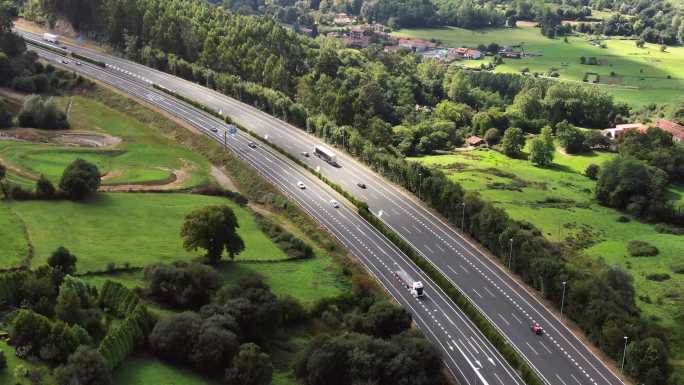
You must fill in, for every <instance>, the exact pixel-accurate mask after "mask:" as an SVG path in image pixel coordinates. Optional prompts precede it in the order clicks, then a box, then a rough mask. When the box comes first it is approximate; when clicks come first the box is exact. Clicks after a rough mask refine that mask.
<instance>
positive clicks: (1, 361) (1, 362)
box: [0, 350, 7, 370]
mask: <svg viewBox="0 0 684 385" xmlns="http://www.w3.org/2000/svg"><path fill="white" fill-rule="evenodd" d="M6 367H7V357H5V352H4V351H2V350H0V370H2V369H5V368H6Z"/></svg>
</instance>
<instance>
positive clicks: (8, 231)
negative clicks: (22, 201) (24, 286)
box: [0, 202, 29, 268]
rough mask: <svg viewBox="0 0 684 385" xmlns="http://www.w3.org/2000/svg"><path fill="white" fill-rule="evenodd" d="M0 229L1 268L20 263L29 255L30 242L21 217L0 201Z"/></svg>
mask: <svg viewBox="0 0 684 385" xmlns="http://www.w3.org/2000/svg"><path fill="white" fill-rule="evenodd" d="M0 229H2V231H0V250H1V251H0V261H2V263H0V268H7V267H10V266H18V265H20V264H21V262H22V261H24V260H25V259H26V257H27V256H28V253H29V244H28V240H27V239H26V236H25V235H24V230H23V224H22V223H21V219H19V217H17V216H16V215H15V214H14V213H13V212H12V209H11V207H10V205H9V204H7V203H6V202H0Z"/></svg>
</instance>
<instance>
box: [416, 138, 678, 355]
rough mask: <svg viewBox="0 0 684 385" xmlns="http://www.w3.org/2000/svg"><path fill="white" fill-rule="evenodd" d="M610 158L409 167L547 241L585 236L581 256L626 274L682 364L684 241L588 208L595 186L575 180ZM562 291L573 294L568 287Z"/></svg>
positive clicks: (473, 158) (484, 153)
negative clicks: (634, 248)
mask: <svg viewBox="0 0 684 385" xmlns="http://www.w3.org/2000/svg"><path fill="white" fill-rule="evenodd" d="M612 156H614V155H613V154H609V153H595V154H591V155H582V156H568V155H563V154H561V153H558V152H557V153H556V156H555V159H554V165H553V166H552V167H550V168H538V167H535V166H533V165H532V164H531V163H530V162H528V161H526V160H517V159H510V158H508V157H506V156H504V155H502V154H500V153H499V152H496V151H491V150H489V151H488V150H475V151H471V152H465V153H459V154H454V155H439V156H428V157H423V158H417V159H414V160H416V161H419V162H421V163H423V164H426V165H435V166H439V167H440V168H442V169H443V170H444V171H445V172H446V173H447V174H448V175H449V176H450V178H451V179H453V180H455V181H458V182H459V183H461V184H462V185H463V187H464V188H465V189H466V190H471V191H478V192H479V193H480V194H481V195H482V196H483V197H484V198H486V199H488V200H490V201H492V202H493V203H494V204H495V205H497V206H498V207H502V208H504V209H505V210H506V211H507V212H508V213H509V214H510V215H511V217H513V218H515V219H519V220H525V221H529V222H531V223H533V224H534V225H536V226H537V227H538V228H540V229H541V230H542V231H543V232H544V234H545V235H546V236H547V238H549V239H551V240H554V241H557V240H566V239H567V238H568V237H574V236H575V235H577V234H580V233H584V234H586V235H588V236H589V238H590V239H592V240H593V245H590V246H589V247H588V248H586V249H585V252H586V253H587V254H588V255H590V256H593V257H595V258H602V259H604V260H605V261H606V262H607V263H608V264H611V265H619V266H621V267H623V268H625V269H626V270H628V271H630V272H631V273H632V275H633V276H634V282H635V286H636V290H637V296H638V297H640V299H638V301H637V302H638V305H639V307H640V308H641V309H642V311H644V313H645V314H647V315H649V316H652V317H654V318H655V319H657V320H658V322H659V323H660V324H662V325H663V326H665V327H667V328H668V329H669V330H671V332H672V339H673V348H674V352H675V357H678V358H681V357H684V331H682V329H681V327H679V326H678V325H677V323H676V320H675V317H676V316H677V314H678V312H679V311H680V310H681V309H682V306H684V275H682V274H675V273H674V272H673V271H672V269H671V266H672V265H673V263H675V262H677V261H681V257H682V255H684V238H683V237H682V236H676V235H670V234H660V233H658V232H656V231H655V229H654V226H653V225H650V224H645V223H641V222H639V221H637V220H634V219H633V220H631V221H630V222H628V223H620V222H618V221H617V218H618V217H620V216H621V215H622V213H620V212H618V211H616V210H613V209H609V208H606V207H603V206H600V205H598V204H597V203H596V202H595V200H594V199H593V189H594V186H595V182H594V181H592V180H590V179H589V178H587V177H585V176H584V175H582V173H583V171H584V169H585V168H586V166H587V165H588V164H590V163H596V164H601V163H602V162H603V161H605V160H607V159H609V158H611V157H612ZM631 240H642V241H647V242H649V243H651V244H653V245H655V246H656V247H658V249H659V250H660V255H658V256H657V257H651V258H645V257H641V258H635V257H630V256H629V254H628V252H627V248H626V246H627V243H628V242H629V241H631ZM651 273H667V274H669V275H670V276H671V279H669V280H667V281H664V282H655V281H650V280H648V279H646V275H647V274H651ZM569 289H570V290H572V286H571V284H570V287H569Z"/></svg>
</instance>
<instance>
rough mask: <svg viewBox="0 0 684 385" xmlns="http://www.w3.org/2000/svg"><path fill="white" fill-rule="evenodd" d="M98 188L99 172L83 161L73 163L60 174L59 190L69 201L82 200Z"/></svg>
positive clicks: (77, 160) (78, 160)
mask: <svg viewBox="0 0 684 385" xmlns="http://www.w3.org/2000/svg"><path fill="white" fill-rule="evenodd" d="M99 187H100V170H98V169H97V166H95V165H94V164H92V163H89V162H87V161H85V160H83V159H80V158H79V159H76V160H75V161H73V162H72V163H71V164H70V165H69V166H67V168H66V169H65V170H64V173H62V179H60V181H59V188H60V189H61V190H62V191H64V192H65V193H66V194H67V195H68V196H69V197H70V198H71V199H74V200H82V199H84V198H86V197H87V196H89V195H91V194H93V193H95V192H96V191H97V189H98V188H99Z"/></svg>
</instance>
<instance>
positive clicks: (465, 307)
mask: <svg viewBox="0 0 684 385" xmlns="http://www.w3.org/2000/svg"><path fill="white" fill-rule="evenodd" d="M153 87H154V88H156V89H158V90H160V91H162V92H164V93H167V94H169V95H171V96H173V97H175V98H177V99H179V100H181V101H183V102H186V103H188V104H190V105H192V106H194V107H196V108H199V109H200V110H202V111H204V112H206V113H208V114H210V115H212V116H214V117H216V118H218V119H221V120H223V121H225V122H226V123H229V124H235V126H236V127H238V128H239V129H240V130H242V131H244V132H246V133H248V134H249V135H251V136H252V137H254V138H255V139H257V140H259V141H260V142H262V143H264V144H266V145H268V146H269V147H271V148H272V149H274V150H275V151H277V152H278V153H280V154H282V155H283V156H285V157H287V158H288V159H290V160H292V161H293V162H295V163H296V164H297V165H299V166H301V167H304V168H305V169H306V170H308V171H309V172H311V173H312V174H314V175H316V177H318V178H319V179H320V180H322V181H323V182H325V183H326V184H328V185H329V186H330V187H331V188H332V189H333V190H335V191H337V192H338V193H340V194H341V195H342V196H344V197H345V198H346V199H348V200H349V201H350V202H351V203H353V204H354V205H355V206H356V208H357V211H358V213H359V215H361V217H362V218H364V219H365V220H366V221H367V222H368V223H370V224H371V225H372V226H373V227H375V228H376V229H377V230H378V231H379V232H380V233H382V234H383V235H384V236H385V237H387V239H389V240H390V241H391V242H392V243H393V244H394V245H395V246H396V247H397V248H399V249H400V250H401V251H402V252H403V253H404V254H406V255H407V256H408V257H409V258H410V259H411V261H413V262H414V263H415V264H416V265H417V266H418V267H419V268H420V269H421V270H422V271H423V272H424V273H425V274H427V275H428V276H429V277H430V279H432V280H433V281H434V282H435V283H436V284H437V285H438V286H439V287H440V288H441V289H442V290H443V291H444V292H445V293H446V294H447V295H448V296H449V298H451V300H453V301H454V302H455V303H456V305H457V306H458V307H459V308H460V309H461V310H462V311H463V312H464V313H465V314H466V315H467V316H468V318H469V319H470V320H471V321H472V322H473V324H475V326H476V327H477V328H478V329H479V330H480V332H481V333H482V334H483V335H484V336H485V337H486V338H487V339H488V340H489V342H490V343H491V344H492V345H493V346H494V347H495V348H496V349H497V350H498V351H499V352H500V353H501V355H502V356H503V357H504V358H505V359H506V361H507V362H508V364H509V365H510V366H511V367H512V368H514V369H515V370H517V372H518V373H519V374H520V377H521V378H522V379H523V381H525V383H526V384H527V385H543V384H544V383H543V381H542V380H541V378H539V376H538V375H537V373H536V372H535V371H534V370H532V368H531V367H530V366H529V365H528V364H527V362H526V361H525V360H524V359H522V357H521V356H520V355H519V353H518V352H517V351H516V350H515V349H513V347H512V346H511V345H510V344H509V343H508V342H507V341H506V338H505V337H504V336H503V335H502V334H501V333H499V331H498V330H497V329H496V328H494V327H493V326H492V325H491V324H490V322H489V321H488V320H487V318H485V316H483V315H482V313H481V312H480V311H479V310H478V309H477V308H476V307H475V306H474V305H473V304H472V303H471V302H470V301H469V300H468V299H467V298H466V296H465V295H463V293H462V292H461V291H460V290H459V289H457V288H456V287H455V286H454V285H453V284H451V282H449V280H448V279H447V278H446V277H444V275H442V274H441V273H440V272H439V271H438V270H437V269H435V267H434V266H432V264H430V262H429V261H427V260H426V259H425V258H423V257H422V256H420V255H419V254H418V253H416V251H415V250H414V249H413V248H412V247H411V246H410V245H409V244H408V243H407V242H406V241H404V240H403V239H402V238H401V237H400V236H399V235H397V233H395V232H394V231H392V230H391V229H389V228H388V227H387V226H386V225H385V224H384V223H383V222H382V221H381V220H380V218H378V217H377V216H376V215H375V214H373V213H372V212H371V211H370V210H369V209H368V205H367V204H366V202H362V201H360V200H359V199H357V198H356V197H354V196H352V195H351V194H349V193H348V192H347V191H346V190H344V189H343V188H342V187H341V186H340V185H338V184H336V183H334V182H332V181H331V180H330V179H328V178H326V177H325V176H324V175H322V174H321V173H320V172H318V171H316V170H314V169H312V168H311V167H310V166H309V165H307V164H306V163H304V162H302V161H301V160H300V159H298V158H297V157H296V156H294V155H292V154H290V153H289V152H287V151H285V150H284V149H282V148H281V147H279V146H277V145H275V144H274V143H272V142H269V141H267V140H265V139H264V138H262V137H261V136H259V135H257V134H256V133H255V132H253V131H251V130H249V129H247V128H245V127H244V126H242V125H240V124H236V123H234V122H233V121H232V120H231V119H230V117H227V116H223V115H221V114H219V113H218V112H217V111H216V110H214V109H213V108H211V107H208V106H206V105H204V104H202V103H199V102H197V101H194V100H191V99H189V98H186V97H185V96H182V95H180V94H178V93H176V92H174V91H172V90H169V89H168V88H166V87H162V86H160V85H158V84H153Z"/></svg>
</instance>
